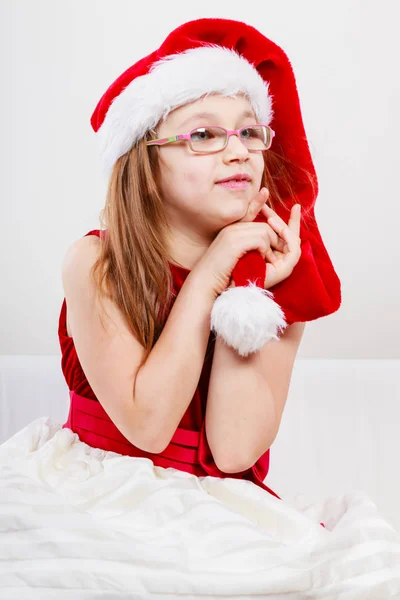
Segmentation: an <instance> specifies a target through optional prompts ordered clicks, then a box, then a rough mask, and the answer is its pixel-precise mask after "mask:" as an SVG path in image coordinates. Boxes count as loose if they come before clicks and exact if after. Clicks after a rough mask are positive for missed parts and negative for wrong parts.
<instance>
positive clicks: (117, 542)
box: [0, 417, 400, 600]
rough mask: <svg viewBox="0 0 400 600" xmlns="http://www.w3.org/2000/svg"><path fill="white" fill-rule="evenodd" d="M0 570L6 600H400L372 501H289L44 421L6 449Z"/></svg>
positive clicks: (398, 566) (391, 545)
mask: <svg viewBox="0 0 400 600" xmlns="http://www.w3.org/2000/svg"><path fill="white" fill-rule="evenodd" d="M276 491H277V493H278V494H279V490H276ZM320 521H323V522H324V523H325V525H326V527H327V529H324V528H323V527H321V525H320V524H319V523H320ZM0 559H1V560H0V598H1V600H11V599H15V598H18V600H25V599H31V598H33V599H35V600H36V599H37V600H46V599H49V598H51V599H56V600H64V599H68V600H69V599H71V600H72V599H73V600H80V599H83V600H87V599H92V598H101V599H107V600H108V599H113V598H124V599H125V598H126V599H128V598H129V599H135V600H136V599H138V600H139V599H140V600H143V599H146V598H155V599H169V600H171V599H174V598H180V599H181V600H190V599H192V598H193V599H194V598H195V599H200V598H201V599H207V600H212V599H213V598H225V599H228V598H232V599H233V598H234V599H237V598H241V599H245V598H254V597H257V598H276V599H277V600H286V599H291V600H292V599H293V600H295V599H296V600H299V599H302V598H305V599H314V598H318V599H319V598H323V599H325V600H327V599H329V600H358V599H360V600H361V599H362V600H387V599H388V598H400V535H399V534H398V533H397V532H396V531H395V530H394V529H393V528H392V527H391V526H390V525H389V524H388V523H387V522H386V521H385V520H384V519H383V517H382V516H381V515H380V513H379V512H378V509H377V507H376V505H375V504H374V503H373V502H372V500H371V499H370V498H369V497H368V496H367V495H366V494H365V493H363V492H357V491H353V492H351V493H349V494H346V495H343V496H335V497H330V498H326V499H325V500H323V501H322V502H319V503H318V504H317V503H314V504H309V505H304V504H303V503H302V497H301V496H299V497H297V498H284V499H283V500H279V499H277V498H275V497H274V496H272V495H270V494H269V493H268V492H265V491H264V490H262V489H261V488H259V487H257V486H256V485H255V484H253V483H251V482H249V481H242V480H236V479H232V478H226V479H219V478H214V477H201V478H198V477H195V476H194V475H191V474H189V473H185V472H182V471H178V470H176V469H172V468H170V469H164V468H161V467H155V466H154V465H153V463H152V462H151V461H150V460H149V459H144V458H132V457H127V456H120V455H118V454H115V453H112V452H105V451H102V450H98V449H94V448H91V447H90V446H88V445H86V444H84V443H83V442H81V441H80V440H79V438H78V436H77V435H76V434H74V433H73V432H72V431H70V430H69V429H62V427H61V425H60V424H54V423H53V422H52V421H51V420H50V419H49V418H44V417H43V418H40V419H37V420H35V421H33V422H31V423H30V424H29V425H28V426H27V427H25V428H24V429H22V430H20V431H19V432H18V433H16V434H15V435H14V436H12V437H11V438H10V439H9V440H7V441H6V442H4V443H3V444H2V445H0Z"/></svg>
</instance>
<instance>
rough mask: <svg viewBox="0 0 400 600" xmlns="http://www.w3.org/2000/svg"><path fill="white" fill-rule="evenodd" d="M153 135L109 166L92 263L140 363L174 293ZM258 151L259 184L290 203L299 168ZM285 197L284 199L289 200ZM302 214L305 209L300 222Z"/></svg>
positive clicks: (273, 199) (272, 200)
mask: <svg viewBox="0 0 400 600" xmlns="http://www.w3.org/2000/svg"><path fill="white" fill-rule="evenodd" d="M155 135H156V132H155V130H152V131H150V132H148V134H147V136H146V137H145V138H144V139H142V140H140V141H139V143H138V144H137V145H136V146H134V147H133V148H131V150H129V151H128V152H127V153H126V154H124V155H123V156H121V157H120V158H119V159H118V160H117V162H116V163H115V165H114V168H113V171H112V174H111V177H110V181H109V185H108V190H107V196H106V203H105V206H104V208H103V210H102V211H101V213H100V226H101V229H106V230H107V232H104V231H102V232H101V236H100V237H101V239H102V240H103V241H102V244H100V254H99V257H98V259H97V261H96V263H95V264H94V265H93V268H92V274H93V278H94V281H95V286H96V291H97V295H98V298H99V299H100V304H101V296H102V295H104V296H106V297H108V298H110V299H111V300H113V301H114V302H115V303H116V305H117V306H118V307H119V309H120V311H121V312H122V314H123V316H124V318H125V320H126V324H127V325H128V327H129V328H130V330H131V332H132V334H133V335H134V336H135V337H136V338H137V339H138V341H139V342H140V343H141V344H142V346H143V347H144V348H145V353H144V357H143V360H142V364H143V363H144V362H145V360H146V359H147V357H148V355H149V353H150V351H151V349H152V348H153V346H154V344H155V343H156V341H157V339H158V337H159V335H160V333H161V331H162V329H163V326H164V324H165V321H166V318H167V316H168V312H169V311H168V307H169V306H170V304H171V302H172V301H173V299H174V297H175V296H174V292H173V281H172V273H171V269H170V265H169V257H168V251H167V244H166V233H167V230H168V222H167V219H166V214H165V211H164V205H163V201H162V197H161V195H160V191H159V186H158V183H157V182H158V181H159V162H158V152H159V150H158V147H157V146H147V145H146V143H145V142H146V139H151V138H152V137H153V136H155ZM263 155H264V172H263V176H262V186H265V187H267V188H268V189H269V191H270V196H269V200H268V203H269V205H270V206H271V207H272V208H273V209H274V208H275V207H276V205H277V204H282V205H284V206H286V207H288V206H293V204H295V203H296V194H295V191H294V188H293V181H296V182H298V177H299V169H298V167H296V166H295V165H293V164H292V163H290V162H289V161H288V160H287V159H286V158H285V157H284V154H283V152H281V151H280V149H279V148H277V149H274V150H273V151H272V150H271V149H270V150H267V151H266V152H264V153H263ZM301 171H302V174H303V175H304V182H308V185H310V184H311V185H312V186H315V180H314V178H313V176H312V174H310V173H308V172H307V171H304V170H301ZM284 198H289V200H290V205H289V203H288V202H287V201H285V200H284ZM289 210H290V208H289ZM302 212H303V211H302ZM306 218H307V214H306V213H304V214H303V215H302V219H303V223H305V222H306ZM106 233H107V235H106Z"/></svg>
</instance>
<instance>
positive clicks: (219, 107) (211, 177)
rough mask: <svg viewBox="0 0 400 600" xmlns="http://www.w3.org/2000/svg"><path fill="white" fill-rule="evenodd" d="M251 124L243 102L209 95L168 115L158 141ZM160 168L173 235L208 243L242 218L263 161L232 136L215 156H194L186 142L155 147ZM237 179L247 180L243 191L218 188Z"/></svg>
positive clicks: (252, 117) (258, 181)
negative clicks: (202, 129) (194, 235)
mask: <svg viewBox="0 0 400 600" xmlns="http://www.w3.org/2000/svg"><path fill="white" fill-rule="evenodd" d="M198 113H208V114H207V115H203V116H197V115H198ZM246 113H247V114H246ZM249 113H250V114H249ZM255 123H257V119H256V116H255V114H254V111H253V109H252V107H251V104H250V102H249V101H248V100H247V99H246V98H244V97H243V96H241V95H238V96H235V97H234V98H226V97H223V96H220V95H213V96H208V97H207V98H203V99H200V100H197V101H195V102H193V103H191V104H186V105H185V106H182V107H179V108H177V109H175V110H174V111H172V112H171V113H169V115H168V116H167V118H166V120H165V121H164V122H162V123H160V125H159V127H158V129H157V137H158V138H164V137H168V136H172V135H177V134H180V133H188V132H189V131H190V130H191V129H194V128H196V127H204V126H206V125H219V126H221V127H225V128H226V129H239V128H240V127H244V126H246V125H254V124H255ZM159 167H160V181H159V184H160V191H161V194H162V197H163V199H164V202H165V207H166V211H167V218H168V222H169V224H170V225H171V226H172V228H173V229H178V230H180V231H182V232H185V233H189V232H190V231H193V232H195V233H197V234H198V235H200V236H201V237H206V238H211V239H212V238H213V237H214V236H215V235H216V234H217V233H218V231H220V230H221V229H222V228H223V227H225V226H226V225H229V224H230V223H233V222H235V221H238V220H240V219H241V218H242V217H244V216H245V214H246V212H247V207H248V205H249V202H250V200H251V199H252V198H253V197H254V196H255V195H256V194H257V192H258V191H259V189H260V186H261V178H262V174H263V169H264V159H263V155H262V152H249V151H248V149H247V148H246V146H245V145H244V144H243V143H242V142H241V141H240V139H239V138H238V137H237V136H231V137H230V138H229V141H228V145H227V146H226V148H225V149H224V150H221V151H220V152H216V153H215V154H198V153H195V152H193V151H192V150H191V149H190V146H189V143H188V142H186V141H179V142H175V143H173V144H168V145H165V146H159ZM239 173H245V174H247V175H249V176H250V181H249V183H248V185H247V187H246V188H245V189H234V188H229V187H227V186H224V185H221V184H218V183H217V182H218V181H220V180H221V179H225V178H226V177H230V176H232V175H237V174H239Z"/></svg>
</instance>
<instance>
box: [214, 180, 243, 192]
mask: <svg viewBox="0 0 400 600" xmlns="http://www.w3.org/2000/svg"><path fill="white" fill-rule="evenodd" d="M217 185H221V186H223V187H225V188H227V189H228V190H245V189H246V188H247V187H248V186H249V185H250V181H247V180H246V179H230V180H229V181H222V182H221V183H217Z"/></svg>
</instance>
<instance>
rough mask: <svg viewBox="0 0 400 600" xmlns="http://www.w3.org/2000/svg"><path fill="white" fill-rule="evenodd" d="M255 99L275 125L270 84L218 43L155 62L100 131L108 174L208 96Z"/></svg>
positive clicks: (265, 119) (114, 106)
mask: <svg viewBox="0 0 400 600" xmlns="http://www.w3.org/2000/svg"><path fill="white" fill-rule="evenodd" d="M209 93H220V94H222V95H223V96H234V95H236V94H238V93H245V94H246V95H247V96H248V97H249V101H250V103H251V104H252V107H253V110H254V112H255V114H256V116H257V118H258V119H259V122H261V123H264V124H266V125H268V124H269V123H270V122H271V121H272V115H273V110H272V99H271V96H270V95H269V85H268V83H267V82H265V81H264V80H263V78H262V77H261V75H260V74H259V73H258V71H257V69H256V68H255V67H254V66H253V65H251V64H250V63H249V61H248V60H246V59H245V58H243V57H242V56H240V55H239V54H238V53H237V52H235V51H234V50H230V49H229V48H224V47H222V46H218V45H207V46H202V47H199V48H192V49H190V50H187V51H185V52H181V53H179V54H172V55H170V56H166V57H164V58H162V59H161V60H159V61H157V62H156V63H154V65H153V66H152V67H151V69H150V71H149V72H148V73H147V74H146V75H142V76H140V77H136V78H135V79H134V80H133V81H132V82H131V83H130V84H128V85H127V86H126V88H125V89H124V90H123V91H122V92H121V93H120V94H119V95H118V96H117V97H116V98H114V100H113V102H112V103H111V105H110V107H109V109H108V111H107V114H106V116H105V119H104V121H103V123H102V125H101V127H100V128H99V130H98V131H97V134H96V135H97V138H98V140H99V144H100V153H101V159H102V162H103V168H104V171H105V173H106V175H109V174H110V173H111V170H112V168H113V166H114V164H115V162H116V161H117V159H118V158H119V157H120V156H122V155H123V154H125V152H128V150H130V148H132V146H133V145H134V144H135V143H136V142H137V141H138V140H139V139H141V138H142V137H143V136H144V135H145V133H146V132H147V131H148V130H149V129H151V128H153V127H155V126H156V125H157V123H158V122H159V121H160V120H161V119H165V118H166V116H167V115H168V113H169V112H170V111H172V110H174V109H175V108H178V107H179V106H183V105H184V104H187V103H188V102H193V101H195V100H198V99H199V98H201V97H202V96H204V95H205V94H209Z"/></svg>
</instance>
